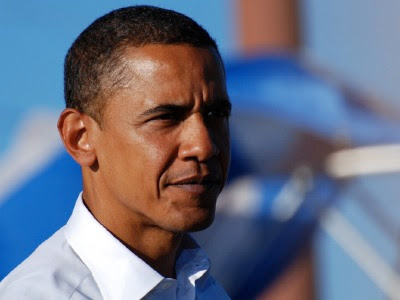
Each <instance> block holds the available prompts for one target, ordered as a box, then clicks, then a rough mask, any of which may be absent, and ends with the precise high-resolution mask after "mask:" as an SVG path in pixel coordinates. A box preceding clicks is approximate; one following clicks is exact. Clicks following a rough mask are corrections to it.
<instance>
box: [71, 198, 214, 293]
mask: <svg viewBox="0 0 400 300" xmlns="http://www.w3.org/2000/svg"><path fill="white" fill-rule="evenodd" d="M65 236H66V239H67V241H68V243H69V244H70V245H71V247H72V248H73V249H74V251H75V252H76V253H77V255H78V256H79V257H80V258H81V260H82V261H83V263H84V264H85V265H86V266H87V267H88V268H89V270H90V271H91V272H92V275H93V277H94V279H95V281H96V282H97V284H98V287H99V289H100V292H101V293H102V295H103V297H104V299H105V300H109V299H121V300H122V299H141V298H143V297H144V296H145V295H146V294H148V293H149V292H150V291H151V290H153V289H154V288H155V287H156V286H157V285H159V283H160V282H161V281H163V279H164V277H163V276H162V275H160V274H159V273H158V272H157V271H155V270H154V269H153V268H151V267H150V266H149V265H148V264H146V263H145V262H144V261H143V260H141V259H140V258H139V257H137V256H136V255H135V254H134V253H132V252H131V251H130V250H129V249H128V248H127V247H126V246H125V245H123V244H122V243H121V242H120V241H119V240H118V239H116V238H115V237H114V236H113V235H112V234H111V233H110V232H109V231H108V230H107V229H106V228H105V227H104V226H103V225H101V224H100V223H99V222H98V221H97V220H96V219H95V218H94V217H93V215H92V214H91V213H90V212H89V210H88V209H87V208H86V206H85V205H84V204H83V201H82V193H81V194H80V195H79V197H78V200H77V202H76V204H75V208H74V210H73V212H72V215H71V217H70V219H69V221H68V223H67V225H66V226H65ZM182 249H183V250H182V251H181V252H180V254H179V257H178V258H177V261H176V265H175V270H176V274H177V281H178V285H179V287H178V293H179V294H180V292H179V289H181V292H183V293H184V294H187V293H188V292H189V294H194V293H195V288H194V286H195V282H196V285H200V286H201V285H202V284H203V283H204V282H205V281H206V280H207V278H208V275H209V268H210V262H209V260H208V258H207V256H206V255H205V253H204V252H203V251H202V250H201V249H200V248H199V246H198V245H197V244H196V242H195V241H194V240H193V239H192V238H191V237H190V236H187V237H185V239H184V242H183V243H182Z"/></svg>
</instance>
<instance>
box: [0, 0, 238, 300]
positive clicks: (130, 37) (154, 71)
mask: <svg viewBox="0 0 400 300" xmlns="http://www.w3.org/2000/svg"><path fill="white" fill-rule="evenodd" d="M65 99H66V106H67V108H66V109H65V110H64V111H63V112H62V113H61V115H60V118H59V122H58V129H59V132H60V136H61V138H62V141H63V143H64V145H65V148H66V149H67V151H68V152H69V153H70V155H71V156H72V157H73V158H74V159H75V160H76V161H77V162H78V163H79V164H80V166H81V168H82V176H83V192H82V193H81V195H79V197H78V200H77V202H76V205H75V208H74V211H73V213H72V216H71V218H70V220H69V221H68V223H67V224H66V225H65V226H64V227H63V228H61V229H60V230H59V231H58V232H56V233H55V234H54V235H53V236H52V237H51V238H50V239H49V240H47V241H46V242H44V243H43V244H42V245H41V246H39V247H38V249H37V250H36V251H35V252H34V253H33V254H32V255H31V256H30V257H29V258H28V259H27V260H25V261H24V262H23V263H22V264H21V265H20V266H18V267H17V268H16V269H15V270H14V271H13V272H11V273H10V274H9V275H8V276H7V277H6V278H5V279H4V280H3V282H2V283H1V284H0V299H9V300H12V299H18V300H21V299H116V300H119V299H141V298H146V299H194V298H196V299H197V298H199V299H205V298H207V299H224V298H226V297H227V295H226V294H225V292H224V291H223V289H222V288H221V287H220V286H219V285H218V284H217V283H216V282H215V281H214V280H213V278H212V277H211V276H210V275H209V261H208V259H207V257H206V256H205V255H204V253H203V252H202V251H201V249H199V247H198V246H197V245H196V243H195V242H194V241H193V240H192V239H191V237H190V236H189V235H187V232H190V231H196V230H202V229H204V228H206V227H207V226H209V225H210V224H211V222H212V221H213V218H214V210H215V203H216V199H217V196H218V194H219V193H220V192H221V189H222V188H223V185H224V183H225V180H226V177H227V173H228V168H229V160H230V150H229V127H228V118H229V114H230V102H229V99H228V95H227V91H226V87H225V73H224V67H223V63H222V60H221V57H220V54H219V52H218V48H217V45H216V44H215V41H214V40H213V39H212V38H211V37H210V36H209V34H208V33H207V32H206V31H205V30H204V29H203V28H201V27H200V26H199V25H198V24H197V23H195V22H194V21H193V20H191V19H190V18H188V17H186V16H183V15H182V14H179V13H176V12H173V11H170V10H165V9H160V8H156V7H150V6H134V7H127V8H123V9H118V10H115V11H113V12H111V13H109V14H107V15H105V16H103V17H101V18H99V19H98V20H96V21H95V22H94V23H93V24H91V25H90V26H89V27H88V28H87V29H86V30H84V31H83V32H82V33H81V34H80V36H79V37H78V38H77V40H76V41H75V42H74V43H73V45H72V46H71V48H70V50H69V51H68V54H67V57H66V61H65ZM54 201H57V199H54Z"/></svg>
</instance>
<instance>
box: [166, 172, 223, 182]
mask: <svg viewBox="0 0 400 300" xmlns="http://www.w3.org/2000/svg"><path fill="white" fill-rule="evenodd" d="M220 182H221V180H220V177H219V176H217V175H215V174H212V173H209V174H205V175H201V174H195V175H192V176H187V177H185V178H180V179H177V180H174V181H172V182H170V183H169V185H178V184H209V183H213V184H219V183H220Z"/></svg>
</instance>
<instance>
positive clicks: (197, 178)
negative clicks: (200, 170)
mask: <svg viewBox="0 0 400 300" xmlns="http://www.w3.org/2000/svg"><path fill="white" fill-rule="evenodd" d="M167 186H170V187H175V188H179V189H182V190H184V191H186V192H189V193H192V194H204V193H207V192H211V191H213V192H214V191H219V190H220V187H221V179H220V178H219V177H218V176H215V175H213V174H207V175H205V176H201V175H194V176H190V177H186V178H182V179H178V180H175V181H173V182H171V183H169V184H167Z"/></svg>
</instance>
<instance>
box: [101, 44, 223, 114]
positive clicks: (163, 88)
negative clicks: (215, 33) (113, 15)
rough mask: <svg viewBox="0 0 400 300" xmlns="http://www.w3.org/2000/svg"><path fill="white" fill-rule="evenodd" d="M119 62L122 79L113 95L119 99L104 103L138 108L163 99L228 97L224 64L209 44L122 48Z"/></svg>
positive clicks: (191, 99) (152, 45)
mask: <svg viewBox="0 0 400 300" xmlns="http://www.w3.org/2000/svg"><path fill="white" fill-rule="evenodd" d="M121 62H122V65H123V71H122V72H121V74H120V76H121V80H120V81H119V83H118V86H117V88H116V92H115V93H114V96H115V97H112V98H119V99H118V101H110V103H108V105H107V106H114V105H118V104H117V103H116V102H118V103H119V104H122V103H124V105H129V106H131V105H134V106H135V107H136V109H138V108H139V107H144V108H145V107H147V106H149V105H152V104H157V103H162V102H171V101H174V102H175V103H177V102H180V101H183V102H185V101H186V102H187V101H192V102H193V101H195V100H196V99H201V100H203V101H208V100H212V99H214V98H215V99H216V98H227V95H226V87H225V75H224V69H223V64H222V61H221V59H220V58H219V55H218V54H217V52H216V50H215V49H213V48H211V47H210V48H198V47H193V46H188V45H158V44H150V45H145V46H143V47H140V48H134V47H131V48H128V49H126V50H125V52H124V53H123V55H122V56H121ZM124 99H125V101H124ZM178 104H179V103H178ZM186 104H187V103H186ZM118 106H119V105H118Z"/></svg>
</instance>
